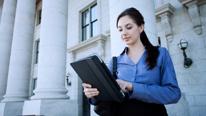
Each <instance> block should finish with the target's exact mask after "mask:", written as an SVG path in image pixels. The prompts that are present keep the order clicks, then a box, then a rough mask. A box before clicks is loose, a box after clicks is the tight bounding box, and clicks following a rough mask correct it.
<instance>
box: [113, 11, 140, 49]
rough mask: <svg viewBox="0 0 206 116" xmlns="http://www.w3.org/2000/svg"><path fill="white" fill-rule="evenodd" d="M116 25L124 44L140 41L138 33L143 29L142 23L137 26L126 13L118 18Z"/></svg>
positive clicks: (129, 44)
mask: <svg viewBox="0 0 206 116" xmlns="http://www.w3.org/2000/svg"><path fill="white" fill-rule="evenodd" d="M117 26H118V27H117V29H118V30H119V32H120V34H121V38H122V40H123V41H124V42H125V44H126V45H128V46H131V45H134V44H136V43H137V42H138V41H140V34H141V32H142V31H143V29H144V26H143V25H141V26H138V25H137V24H136V23H135V22H134V20H132V18H130V17H129V16H127V15H126V16H123V17H121V18H120V19H119V21H118V25H117Z"/></svg>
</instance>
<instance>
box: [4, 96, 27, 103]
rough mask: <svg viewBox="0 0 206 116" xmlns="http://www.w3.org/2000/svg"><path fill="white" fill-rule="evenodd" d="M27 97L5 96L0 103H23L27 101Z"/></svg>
mask: <svg viewBox="0 0 206 116" xmlns="http://www.w3.org/2000/svg"><path fill="white" fill-rule="evenodd" d="M27 99H28V97H25V96H10V95H5V96H4V99H3V100H2V101H1V102H23V101H25V100H27Z"/></svg>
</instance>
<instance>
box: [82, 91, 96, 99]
mask: <svg viewBox="0 0 206 116" xmlns="http://www.w3.org/2000/svg"><path fill="white" fill-rule="evenodd" d="M85 95H86V97H87V98H92V97H95V96H97V95H99V92H90V93H85Z"/></svg>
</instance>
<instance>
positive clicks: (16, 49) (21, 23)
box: [3, 0, 36, 102]
mask: <svg viewBox="0 0 206 116" xmlns="http://www.w3.org/2000/svg"><path fill="white" fill-rule="evenodd" d="M6 1H7V0H6ZM11 1H15V0H11ZM35 2H36V0H18V2H17V8H16V16H15V25H14V34H13V41H12V48H11V56H10V64H9V72H8V83H7V90H6V95H5V96H4V99H3V102H9V101H24V100H25V99H28V97H29V96H28V95H29V80H30V69H31V59H32V42H33V35H34V33H33V32H34V17H35Z"/></svg>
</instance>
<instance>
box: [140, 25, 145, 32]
mask: <svg viewBox="0 0 206 116" xmlns="http://www.w3.org/2000/svg"><path fill="white" fill-rule="evenodd" d="M139 29H140V33H142V32H143V31H144V25H143V24H142V25H141V26H139Z"/></svg>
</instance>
